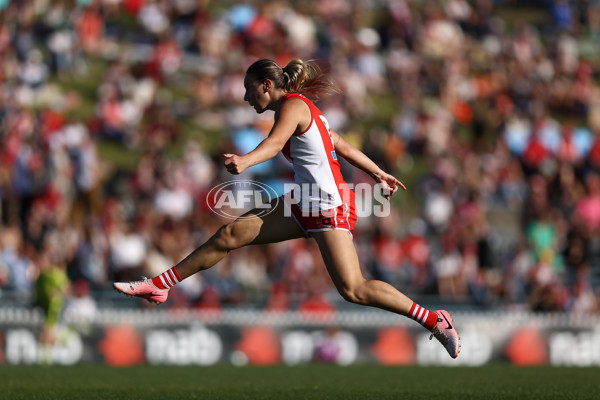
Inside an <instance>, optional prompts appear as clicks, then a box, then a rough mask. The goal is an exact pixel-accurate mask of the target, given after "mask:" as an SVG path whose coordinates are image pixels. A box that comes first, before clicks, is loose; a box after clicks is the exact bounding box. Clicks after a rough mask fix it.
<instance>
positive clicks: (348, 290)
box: [338, 285, 366, 304]
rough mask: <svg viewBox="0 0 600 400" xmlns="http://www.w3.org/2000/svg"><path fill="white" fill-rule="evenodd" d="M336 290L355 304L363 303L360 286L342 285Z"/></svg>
mask: <svg viewBox="0 0 600 400" xmlns="http://www.w3.org/2000/svg"><path fill="white" fill-rule="evenodd" d="M338 291H339V292H340V294H341V295H342V297H343V298H344V300H346V301H348V302H350V303H355V304H365V302H366V300H365V298H364V296H363V294H362V291H361V290H360V286H358V285H356V286H344V287H341V288H338Z"/></svg>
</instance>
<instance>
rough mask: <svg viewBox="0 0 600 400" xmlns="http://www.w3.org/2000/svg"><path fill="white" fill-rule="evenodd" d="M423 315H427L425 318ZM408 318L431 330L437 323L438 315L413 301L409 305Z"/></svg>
mask: <svg viewBox="0 0 600 400" xmlns="http://www.w3.org/2000/svg"><path fill="white" fill-rule="evenodd" d="M425 316H427V319H425ZM408 318H410V319H413V320H415V321H417V322H418V323H420V324H421V325H423V326H424V327H425V328H427V329H428V330H429V331H431V330H433V328H434V327H435V324H437V319H438V316H437V314H436V313H434V312H433V311H430V310H428V309H426V308H425V307H421V306H420V305H418V304H417V303H415V302H413V304H412V306H410V311H409V312H408Z"/></svg>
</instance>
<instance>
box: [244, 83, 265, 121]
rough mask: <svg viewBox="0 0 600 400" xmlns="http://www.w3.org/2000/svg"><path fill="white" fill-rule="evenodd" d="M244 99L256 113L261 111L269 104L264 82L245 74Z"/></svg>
mask: <svg viewBox="0 0 600 400" xmlns="http://www.w3.org/2000/svg"><path fill="white" fill-rule="evenodd" d="M244 88H245V89H246V93H244V101H247V102H248V104H250V105H251V106H252V107H254V110H256V112H257V113H259V114H261V113H263V112H264V111H265V110H266V109H267V107H268V106H269V102H270V99H269V95H268V91H267V90H265V88H266V83H261V82H259V81H257V80H256V79H253V78H252V77H249V76H246V78H245V79H244Z"/></svg>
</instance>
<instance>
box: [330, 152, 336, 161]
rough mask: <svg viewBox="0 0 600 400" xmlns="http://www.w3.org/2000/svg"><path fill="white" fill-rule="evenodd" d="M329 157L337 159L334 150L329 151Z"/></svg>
mask: <svg viewBox="0 0 600 400" xmlns="http://www.w3.org/2000/svg"><path fill="white" fill-rule="evenodd" d="M331 157H333V159H334V160H336V161H337V154H335V150H333V151H332V152H331Z"/></svg>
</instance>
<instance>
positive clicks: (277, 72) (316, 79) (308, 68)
mask: <svg viewBox="0 0 600 400" xmlns="http://www.w3.org/2000/svg"><path fill="white" fill-rule="evenodd" d="M267 81H269V83H268V84H267V86H269V87H270V88H272V89H273V90H276V89H279V90H282V91H284V92H285V93H302V94H304V95H305V96H307V97H314V98H318V97H319V96H320V95H323V94H332V93H337V92H339V90H338V88H337V87H336V86H335V84H334V83H333V82H331V81H330V80H329V79H328V78H327V77H326V76H325V74H324V73H323V72H322V70H321V68H320V67H319V64H318V63H317V62H316V61H315V60H308V61H304V60H301V59H299V58H296V59H294V60H292V61H290V62H289V63H288V64H287V65H286V66H285V67H283V68H282V67H280V66H279V65H278V64H277V63H276V62H275V61H273V60H269V59H261V60H258V61H256V62H254V63H253V64H252V65H251V66H250V67H249V68H248V70H247V71H246V79H245V80H244V86H246V89H248V86H250V85H256V84H258V85H264V84H265V82H267ZM263 90H264V87H263ZM244 99H245V100H246V101H248V100H247V99H246V97H244Z"/></svg>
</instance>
